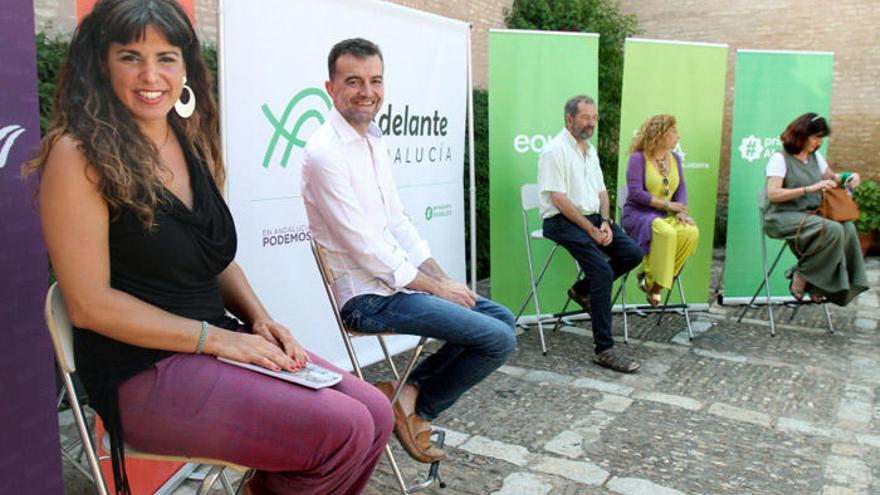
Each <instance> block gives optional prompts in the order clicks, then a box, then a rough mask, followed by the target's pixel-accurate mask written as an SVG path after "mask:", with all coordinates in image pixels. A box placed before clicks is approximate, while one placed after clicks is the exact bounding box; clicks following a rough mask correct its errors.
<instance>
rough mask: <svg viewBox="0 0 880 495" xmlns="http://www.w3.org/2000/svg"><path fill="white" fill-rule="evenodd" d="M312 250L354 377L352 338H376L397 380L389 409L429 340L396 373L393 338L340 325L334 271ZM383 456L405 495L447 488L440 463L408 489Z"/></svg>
mask: <svg viewBox="0 0 880 495" xmlns="http://www.w3.org/2000/svg"><path fill="white" fill-rule="evenodd" d="M310 244H311V247H312V255H313V256H314V257H315V264H316V265H317V266H318V272H319V273H320V274H321V281H322V282H323V284H324V291H326V292H327V299H328V300H329V301H330V308H331V309H332V310H333V316H334V318H336V325H337V326H338V327H339V335H340V336H342V343H343V344H344V345H345V351H346V352H347V353H348V358H349V360H351V366H352V368H354V371H355V374H357V376H358V378H360V379H361V380H363V379H364V374H363V371H362V370H361V365H360V362H359V361H358V357H357V353H356V352H355V349H354V344H353V342H352V338H353V337H375V338H376V339H378V340H379V345H380V346H381V347H382V352H383V354H384V355H385V362H386V363H387V364H388V367H389V368H390V369H391V373H392V374H393V375H394V378H395V379H396V380H397V387H395V389H394V393H393V394H392V396H391V399H390V400H391V405H392V407H393V406H394V404H396V403H397V400H398V399H399V398H400V393H401V392H402V391H403V387H404V385H406V380H407V378H409V375H410V373H412V370H413V368H415V365H416V360H417V359H418V357H419V355H420V354H421V353H422V350H423V349H424V348H425V343H426V342H427V341H428V337H422V338H420V339H419V342H418V344H416V347H415V349H413V351H412V353H411V354H410V356H409V359H408V360H407V363H406V367H405V368H404V370H403V373H398V372H397V366H395V364H394V360H393V359H391V353H389V352H388V346H387V345H386V344H385V336H386V335H392V334H390V333H380V334H375V333H360V332H355V331H352V330H350V329H349V328H348V327H347V326H346V325H345V323H343V321H342V314H341V313H340V308H339V304H338V303H337V302H336V295H335V294H334V293H333V283H334V282H335V280H336V277H335V276H334V275H333V271H332V270H331V269H330V266H329V265H328V264H327V261H326V258H325V256H324V251H323V249H322V248H321V246H319V245H318V243H317V242H316V241H315V239H314V238H313V239H312V240H311V242H310ZM432 436H433V437H436V441H435V443H436V444H437V446H438V447H440V448H443V444H444V441H445V438H446V433H445V432H443V431H442V430H435V431H434V432H433V433H432ZM385 454H386V455H387V456H388V462H389V463H390V464H391V469H392V470H393V471H394V477H395V478H396V479H397V483H398V484H399V485H400V489H401V491H402V492H403V493H404V494H409V493H416V492H420V491H422V490H426V489H428V488H430V487H431V486H432V485H433V484H434V483H435V482H436V483H438V484H439V486H440V487H441V488H444V487H445V486H446V483H444V482H443V480H442V479H441V478H440V461H435V462H432V463H431V466H430V467H429V468H428V477H427V478H426V479H425V480H424V481H421V482H418V483H416V484H414V485H412V486H407V485H406V482H405V481H404V480H403V475H402V474H401V472H400V468H398V467H397V461H396V460H395V459H394V454H393V453H392V452H391V447H389V446H388V445H386V446H385Z"/></svg>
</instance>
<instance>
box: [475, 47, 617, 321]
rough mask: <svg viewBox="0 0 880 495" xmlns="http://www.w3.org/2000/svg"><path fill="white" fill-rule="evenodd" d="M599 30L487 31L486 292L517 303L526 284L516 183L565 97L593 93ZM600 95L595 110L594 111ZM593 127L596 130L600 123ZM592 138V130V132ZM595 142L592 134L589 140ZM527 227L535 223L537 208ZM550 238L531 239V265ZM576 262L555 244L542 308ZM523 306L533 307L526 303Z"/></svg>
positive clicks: (533, 169) (559, 296)
mask: <svg viewBox="0 0 880 495" xmlns="http://www.w3.org/2000/svg"><path fill="white" fill-rule="evenodd" d="M598 57H599V36H598V35H597V34H587V33H555V32H548V31H515V30H493V31H490V32H489V181H490V182H489V207H490V221H491V226H490V236H491V239H490V242H491V247H490V250H491V251H490V261H491V265H492V266H491V277H492V298H493V299H495V300H496V301H498V302H500V303H501V304H504V305H505V306H507V307H509V308H512V309H513V310H514V311H516V310H517V309H519V307H520V304H522V302H523V300H524V299H525V297H526V295H527V293H528V291H529V272H528V261H527V258H526V246H525V238H524V235H523V224H522V215H521V213H520V212H521V209H520V188H521V186H522V185H523V184H530V183H536V182H537V180H538V156H539V154H540V152H541V149H542V148H543V146H544V144H545V143H546V142H547V141H549V140H550V139H551V138H552V137H553V136H555V135H556V134H557V133H559V131H561V130H562V128H563V127H564V125H565V119H564V117H563V114H564V106H565V102H566V100H568V99H569V98H570V97H572V96H575V95H579V94H586V95H590V96H592V97H593V98H594V99H597V93H598V70H597V67H598ZM601 108H602V107H601V102H599V110H600V112H601ZM598 132H602V129H601V123H600V127H599V130H598ZM594 139H595V136H594ZM594 144H595V141H594ZM529 223H530V228H531V229H538V228H541V225H540V224H541V220H540V216H539V215H538V214H537V211H534V212H532V215H531V216H530V218H529ZM552 245H553V243H552V242H550V241H537V242H535V243H534V244H533V246H534V247H535V248H536V250H535V251H534V256H535V258H534V259H535V264H536V265H537V267H536V269H538V268H540V265H541V264H542V263H543V262H544V260H545V259H546V258H547V255H548V253H549V251H550V248H551V247H552ZM576 273H577V272H576V269H575V264H574V261H573V260H572V258H571V257H570V256H569V255H568V253H566V252H564V251H563V250H560V251H559V252H558V253H557V254H556V256H555V258H554V261H553V263H552V264H551V265H550V268H549V270H548V271H547V275H546V276H545V277H544V280H543V281H542V282H541V286H540V292H539V294H540V297H541V312H542V313H547V312H550V311H556V310H558V309H561V307H562V304H563V303H564V302H565V301H564V295H565V290H566V288H567V287H569V286H570V285H571V284H572V282H573V281H574V278H575V275H576ZM525 314H534V308H533V306H531V303H529V306H528V308H527V309H526V312H525Z"/></svg>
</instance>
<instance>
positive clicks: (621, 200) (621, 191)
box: [615, 184, 694, 342]
mask: <svg viewBox="0 0 880 495" xmlns="http://www.w3.org/2000/svg"><path fill="white" fill-rule="evenodd" d="M627 198H629V188H628V187H627V185H626V184H621V185H619V186H618V187H617V218H618V220H622V219H623V205H624V204H626V200H627ZM621 228H623V224H622V223H621ZM683 271H684V266H682V267H681V270H679V271H678V273H676V274H675V276H674V277H673V278H672V285H676V284H677V285H678V297H679V298H681V303H680V304H672V305H670V304H669V297H670V296H672V291H671V290H668V291H666V299H665V300H664V301H663V306H661V307H660V316H658V317H657V323H656V324H655V326H659V325H660V323H661V322H662V321H663V315H664V314H666V311H667V310H670V309H674V310H676V311H679V312H680V313H683V314H684V320H685V322H686V323H687V331H688V339H689V340H694V331H693V328H691V315H690V312H689V311H688V303H687V300H686V299H685V297H684V287H683V286H682V284H681V273H682V272H683ZM628 278H629V272H627V273H625V274H624V275H623V277H622V278H621V281H620V287H618V289H617V291H618V292H621V290H623V289H624V288H625V287H626V281H627V279H628ZM623 293H624V299H623V321H624V324H623V341H624V342H628V341H629V335H628V333H629V332H628V331H627V330H628V329H627V325H626V290H623ZM615 300H617V297H616V296H615ZM648 308H650V306H647V307H642V306H636V307H635V308H633V309H634V311H635V312H636V314H639V315H641V316H644V313H643V312H642V310H643V309H648ZM650 309H654V308H650Z"/></svg>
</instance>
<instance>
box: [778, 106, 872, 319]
mask: <svg viewBox="0 0 880 495" xmlns="http://www.w3.org/2000/svg"><path fill="white" fill-rule="evenodd" d="M829 134H831V129H830V128H829V127H828V122H826V121H825V119H824V118H823V117H821V116H820V115H817V114H815V113H805V114H803V115H801V116H800V117H798V118H796V119H795V120H794V121H793V122H791V123H790V124H788V127H786V129H785V132H783V133H782V135H781V136H780V139H781V140H782V146H783V151H779V152H776V153H774V154H773V156H771V157H770V161H769V162H768V163H767V199H768V200H769V201H768V202H767V206H766V207H765V209H764V221H765V223H764V230H765V232H766V233H767V235H769V236H770V237H773V238H777V239H785V240H786V241H787V242H788V244H789V247H791V248H792V251H793V252H794V253H795V254H796V255H797V256H798V262H797V265H795V266H794V267H792V268H791V269H790V270H788V272H786V277H788V278H789V279H790V280H791V282H790V284H789V290H790V291H791V295H792V296H794V298H795V299H797V300H798V301H801V300H802V299H803V297H804V293H805V292H809V294H810V297H811V299H812V300H813V301H814V302H824V301H825V300H828V301H830V302H833V303H834V304H837V305H839V306H844V305H846V304H848V303H849V302H850V301H851V300H852V299H853V298H854V297H856V296H857V295H859V294H860V293H861V292H862V291H864V290H866V289H867V288H868V278H867V275H866V274H865V260H864V259H863V258H862V252H861V250H860V248H859V240H858V237H857V234H856V228H855V226H854V225H853V223H852V222H835V221H834V220H828V219H826V218H823V217H821V216H819V215H814V214H812V213H813V212H814V211H815V210H816V208H818V207H819V204H820V203H821V201H822V192H823V191H826V190H828V189H832V188H835V187H847V188H849V189H852V188H856V187H858V185H859V182H860V180H861V179H860V177H859V174H857V173H854V172H842V173H839V174H838V173H835V172H834V171H833V170H831V167H829V166H828V163H826V162H825V158H824V157H823V156H822V153H820V152H819V147H820V146H822V140H823V139H824V138H825V137H826V136H828V135H829ZM801 224H803V225H802V226H801ZM798 230H800V232H798Z"/></svg>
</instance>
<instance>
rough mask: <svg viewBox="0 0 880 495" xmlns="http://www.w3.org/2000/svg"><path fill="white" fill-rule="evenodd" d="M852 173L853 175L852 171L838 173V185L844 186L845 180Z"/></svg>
mask: <svg viewBox="0 0 880 495" xmlns="http://www.w3.org/2000/svg"><path fill="white" fill-rule="evenodd" d="M852 175H853V173H852V172H841V173H840V187H845V186H846V181H848V180H849V178H850V177H852Z"/></svg>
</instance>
